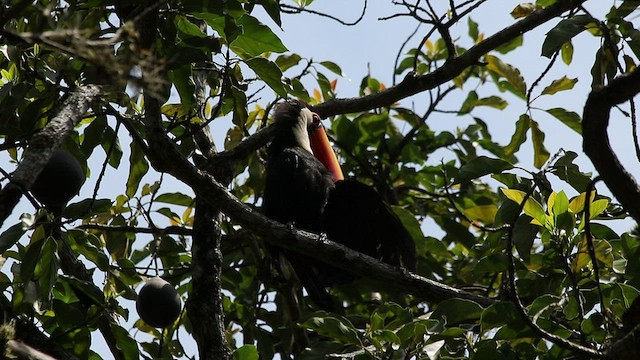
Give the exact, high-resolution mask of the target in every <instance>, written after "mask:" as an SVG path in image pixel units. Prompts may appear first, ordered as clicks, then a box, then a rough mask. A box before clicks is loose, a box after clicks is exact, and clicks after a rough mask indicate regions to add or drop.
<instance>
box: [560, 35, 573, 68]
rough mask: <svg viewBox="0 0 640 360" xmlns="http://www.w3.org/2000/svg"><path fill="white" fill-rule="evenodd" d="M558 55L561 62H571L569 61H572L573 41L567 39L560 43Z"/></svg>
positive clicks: (568, 63)
mask: <svg viewBox="0 0 640 360" xmlns="http://www.w3.org/2000/svg"><path fill="white" fill-rule="evenodd" d="M560 55H561V57H562V62H564V63H565V64H567V65H570V64H571V61H573V43H572V42H571V41H567V42H566V43H564V44H562V48H560Z"/></svg>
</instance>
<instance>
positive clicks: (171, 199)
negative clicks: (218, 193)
mask: <svg viewBox="0 0 640 360" xmlns="http://www.w3.org/2000/svg"><path fill="white" fill-rule="evenodd" d="M155 201H156V202H161V203H167V204H173V205H181V206H193V205H194V200H193V198H192V197H190V196H188V195H185V194H183V193H178V192H175V193H165V194H160V195H158V196H157V197H156V198H155Z"/></svg>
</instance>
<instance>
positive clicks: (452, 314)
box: [429, 298, 482, 324]
mask: <svg viewBox="0 0 640 360" xmlns="http://www.w3.org/2000/svg"><path fill="white" fill-rule="evenodd" d="M481 314H482V306H480V305H479V304H478V303H476V302H473V301H471V300H465V299H458V298H453V299H448V300H445V301H442V302H441V303H439V304H438V306H437V307H436V309H435V310H434V311H433V313H431V316H430V317H429V318H430V319H435V320H443V321H445V322H446V323H447V324H458V323H463V322H465V321H472V322H475V320H477V319H479V318H480V315H481Z"/></svg>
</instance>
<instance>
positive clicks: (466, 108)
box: [458, 90, 478, 115]
mask: <svg viewBox="0 0 640 360" xmlns="http://www.w3.org/2000/svg"><path fill="white" fill-rule="evenodd" d="M477 102H478V93H476V92H475V91H473V90H471V91H469V94H467V98H466V99H465V100H464V102H463V103H462V106H461V107H460V110H458V115H463V114H468V113H470V112H471V110H473V108H474V107H475V106H476V103H477Z"/></svg>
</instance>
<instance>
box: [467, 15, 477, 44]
mask: <svg viewBox="0 0 640 360" xmlns="http://www.w3.org/2000/svg"><path fill="white" fill-rule="evenodd" d="M467 24H468V26H469V31H468V34H469V37H470V38H471V40H473V42H474V43H476V42H478V36H480V32H479V31H478V23H477V22H475V21H473V20H472V19H471V17H469V18H468V20H467Z"/></svg>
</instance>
